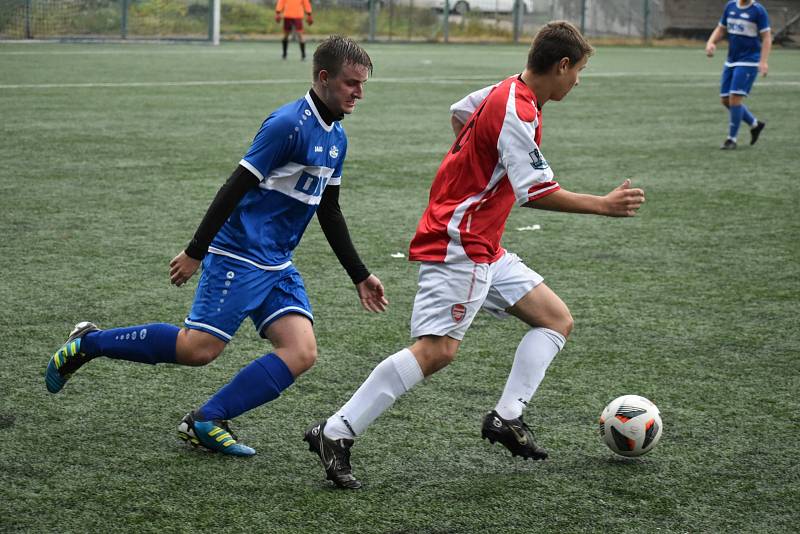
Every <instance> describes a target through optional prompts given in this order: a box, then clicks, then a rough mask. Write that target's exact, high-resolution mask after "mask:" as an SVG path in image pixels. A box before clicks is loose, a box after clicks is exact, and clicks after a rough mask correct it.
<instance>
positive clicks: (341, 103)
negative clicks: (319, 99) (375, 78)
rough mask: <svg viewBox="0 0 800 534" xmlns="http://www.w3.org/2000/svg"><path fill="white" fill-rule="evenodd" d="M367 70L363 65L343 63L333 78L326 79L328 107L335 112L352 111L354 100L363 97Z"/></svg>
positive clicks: (367, 76)
mask: <svg viewBox="0 0 800 534" xmlns="http://www.w3.org/2000/svg"><path fill="white" fill-rule="evenodd" d="M367 78H369V70H368V69H367V67H365V66H363V65H353V64H352V63H345V65H344V66H343V67H342V70H341V71H339V74H338V75H337V76H336V77H335V78H328V79H327V83H328V85H327V89H328V102H326V104H328V107H329V108H330V110H331V111H332V112H333V113H335V114H338V113H344V114H349V113H352V112H353V110H354V109H355V108H356V102H357V101H359V100H361V99H362V98H364V84H365V83H366V82H367Z"/></svg>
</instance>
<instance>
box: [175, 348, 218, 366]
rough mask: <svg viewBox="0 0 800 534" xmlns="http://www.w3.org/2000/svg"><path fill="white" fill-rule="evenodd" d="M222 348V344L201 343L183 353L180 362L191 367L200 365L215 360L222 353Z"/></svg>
mask: <svg viewBox="0 0 800 534" xmlns="http://www.w3.org/2000/svg"><path fill="white" fill-rule="evenodd" d="M223 349H224V345H223V346H218V345H201V346H198V347H195V348H194V349H193V350H192V351H191V352H189V353H187V354H186V355H184V357H183V358H181V363H183V364H184V365H190V366H192V367H202V366H203V365H208V364H209V363H211V362H213V361H214V360H216V359H217V356H219V355H220V354H222V351H223Z"/></svg>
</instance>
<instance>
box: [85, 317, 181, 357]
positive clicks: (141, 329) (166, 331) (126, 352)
mask: <svg viewBox="0 0 800 534" xmlns="http://www.w3.org/2000/svg"><path fill="white" fill-rule="evenodd" d="M180 331H181V329H180V328H178V327H177V326H175V325H171V324H166V323H153V324H145V325H139V326H128V327H125V328H112V329H111V330H100V331H99V332H89V333H88V334H86V335H85V336H83V339H82V340H81V352H83V353H84V354H86V355H87V356H107V357H109V358H114V359H115V360H128V361H131V362H139V363H149V364H151V365H155V364H157V363H175V342H176V341H177V339H178V332H180Z"/></svg>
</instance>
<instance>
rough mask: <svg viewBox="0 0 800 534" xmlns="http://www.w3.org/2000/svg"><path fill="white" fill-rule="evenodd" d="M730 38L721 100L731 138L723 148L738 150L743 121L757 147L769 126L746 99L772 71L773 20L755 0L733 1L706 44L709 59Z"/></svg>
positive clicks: (729, 137)
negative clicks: (758, 78)
mask: <svg viewBox="0 0 800 534" xmlns="http://www.w3.org/2000/svg"><path fill="white" fill-rule="evenodd" d="M726 33H727V34H728V58H727V60H726V61H725V68H724V69H723V71H722V82H721V87H720V97H721V98H722V105H723V106H725V107H726V108H728V111H729V113H730V125H729V130H728V138H727V139H726V140H725V142H724V143H723V144H722V146H721V147H720V148H721V149H723V150H733V149H735V148H736V136H737V134H738V133H739V125H740V123H741V122H742V121H744V122H746V123H747V124H748V125H749V126H750V144H751V145H753V144H755V142H756V141H758V137H759V136H760V135H761V131H762V130H763V129H764V127H765V126H766V123H765V122H764V121H760V120H758V119H756V118H755V117H754V116H753V114H752V113H750V110H749V109H747V106H745V105H744V103H743V102H744V97H746V96H747V95H748V94H750V89H751V88H752V87H753V83H754V82H755V81H756V78H757V77H758V74H759V73H761V75H762V76H766V75H767V71H768V70H769V67H768V65H767V58H768V57H769V52H770V50H771V49H772V32H771V31H770V27H769V17H768V16H767V10H766V9H764V6H762V5H761V4H759V3H758V2H755V1H753V0H750V1H747V0H731V1H730V2H728V3H727V4H726V5H725V11H723V12H722V17H721V18H720V19H719V24H718V25H717V27H716V28H714V31H713V32H711V36H710V37H709V38H708V42H707V43H706V55H708V57H712V56H713V55H714V51H715V50H716V49H717V44H716V43H717V41H719V40H720V39H722V38H723V37H724V36H725V34H726Z"/></svg>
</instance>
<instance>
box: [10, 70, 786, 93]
mask: <svg viewBox="0 0 800 534" xmlns="http://www.w3.org/2000/svg"><path fill="white" fill-rule="evenodd" d="M687 75H688V76H692V77H702V78H709V77H713V78H714V81H713V82H712V81H711V80H708V81H696V82H687V81H684V80H676V81H671V80H659V81H657V82H656V81H652V82H650V81H648V82H645V83H658V84H660V85H669V86H680V87H694V86H697V87H704V86H709V85H718V82H717V81H716V78H717V77H718V76H719V74H718V73H716V72H715V73H691V74H681V75H679V74H677V73H664V72H659V73H641V72H602V73H601V72H598V73H586V74H583V75H582V77H583V78H663V77H675V76H683V77H686V76H687ZM773 78H774V77H773ZM474 81H482V82H486V83H492V82H496V81H497V78H495V77H489V76H455V77H446V76H437V77H426V78H373V79H371V80H370V81H369V83H370V84H376V83H395V84H407V83H409V84H410V83H413V84H420V83H421V84H432V85H441V84H445V85H451V84H462V83H467V82H474ZM310 82H311V80H309V79H307V78H282V79H274V80H195V81H180V82H87V83H22V84H0V89H82V88H125V87H213V86H232V85H284V84H308V83H310ZM797 85H800V81H783V80H774V79H773V80H765V79H763V78H762V79H760V80H759V81H758V86H759V87H764V86H797Z"/></svg>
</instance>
